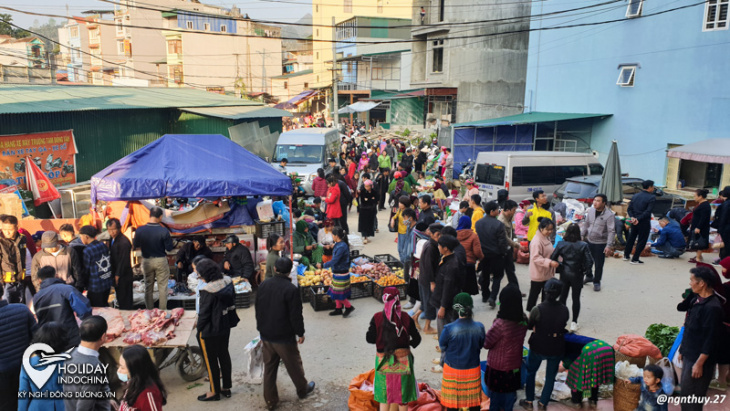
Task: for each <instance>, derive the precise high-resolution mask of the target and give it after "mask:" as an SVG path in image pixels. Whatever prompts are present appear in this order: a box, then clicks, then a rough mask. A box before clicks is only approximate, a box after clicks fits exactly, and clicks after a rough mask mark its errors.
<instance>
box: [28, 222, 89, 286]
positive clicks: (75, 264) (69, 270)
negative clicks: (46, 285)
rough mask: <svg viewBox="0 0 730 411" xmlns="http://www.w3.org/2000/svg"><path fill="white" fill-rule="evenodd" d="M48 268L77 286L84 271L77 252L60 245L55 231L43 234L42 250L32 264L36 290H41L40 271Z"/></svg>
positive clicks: (68, 282)
mask: <svg viewBox="0 0 730 411" xmlns="http://www.w3.org/2000/svg"><path fill="white" fill-rule="evenodd" d="M46 266H51V267H53V268H55V269H56V276H57V277H58V278H60V279H61V280H63V282H64V283H65V284H68V285H76V283H77V282H79V276H80V274H81V272H82V269H83V268H82V266H81V260H80V259H79V256H78V254H76V251H75V250H74V249H73V248H72V247H68V246H64V245H62V244H60V243H59V242H58V234H56V233H55V232H53V231H46V232H44V233H43V236H42V237H41V250H40V251H38V252H37V253H36V254H35V255H34V256H33V260H32V261H31V263H30V276H31V279H32V281H33V287H34V288H35V289H36V290H40V289H41V279H40V278H38V270H40V269H41V268H43V267H46ZM79 285H81V284H79Z"/></svg>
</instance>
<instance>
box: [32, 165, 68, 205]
mask: <svg viewBox="0 0 730 411" xmlns="http://www.w3.org/2000/svg"><path fill="white" fill-rule="evenodd" d="M25 179H26V183H27V185H28V190H30V191H32V192H33V204H35V205H36V207H37V206H39V205H41V204H43V203H47V202H49V201H52V200H55V199H57V198H61V194H59V193H58V190H56V187H54V186H53V184H51V180H49V179H48V176H46V175H45V174H43V172H42V171H41V169H40V168H38V165H36V163H34V162H33V159H32V158H30V157H26V158H25Z"/></svg>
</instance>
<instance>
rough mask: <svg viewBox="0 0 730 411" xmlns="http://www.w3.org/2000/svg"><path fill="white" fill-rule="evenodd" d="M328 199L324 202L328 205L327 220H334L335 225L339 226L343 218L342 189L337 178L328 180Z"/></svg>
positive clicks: (330, 177)
mask: <svg viewBox="0 0 730 411" xmlns="http://www.w3.org/2000/svg"><path fill="white" fill-rule="evenodd" d="M327 186H328V187H329V188H328V189H327V197H326V198H325V199H324V202H325V203H327V210H326V214H327V219H328V220H332V221H333V223H334V224H335V225H339V221H340V218H342V207H340V187H339V186H338V185H337V180H336V177H334V176H329V177H328V178H327Z"/></svg>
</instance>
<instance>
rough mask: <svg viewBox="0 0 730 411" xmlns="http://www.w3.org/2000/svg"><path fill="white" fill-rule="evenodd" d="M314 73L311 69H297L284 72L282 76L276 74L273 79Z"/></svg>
mask: <svg viewBox="0 0 730 411" xmlns="http://www.w3.org/2000/svg"><path fill="white" fill-rule="evenodd" d="M312 73H314V70H312V69H309V70H302V71H297V72H295V73H289V74H284V75H281V76H274V77H272V78H273V79H283V78H292V77H299V76H304V75H307V74H312Z"/></svg>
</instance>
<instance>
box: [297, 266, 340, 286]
mask: <svg viewBox="0 0 730 411" xmlns="http://www.w3.org/2000/svg"><path fill="white" fill-rule="evenodd" d="M298 281H299V286H300V287H311V286H313V285H321V284H324V285H326V286H330V285H332V271H330V270H327V269H322V270H319V269H318V270H309V271H305V272H304V275H300V276H299V279H298Z"/></svg>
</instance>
